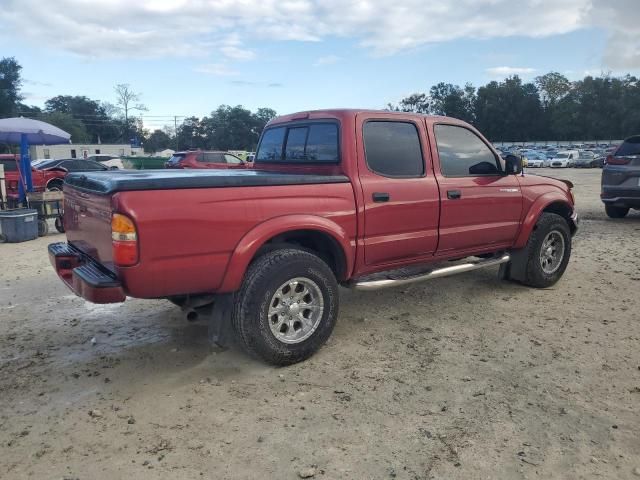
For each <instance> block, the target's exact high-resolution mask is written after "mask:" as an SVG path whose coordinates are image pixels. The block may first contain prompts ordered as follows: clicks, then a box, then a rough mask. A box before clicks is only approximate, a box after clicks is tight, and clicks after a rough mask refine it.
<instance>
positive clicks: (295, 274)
mask: <svg viewBox="0 0 640 480" xmlns="http://www.w3.org/2000/svg"><path fill="white" fill-rule="evenodd" d="M299 277H301V278H304V279H308V280H311V281H312V282H313V283H314V284H315V286H316V287H318V289H319V291H320V292H321V297H322V298H321V300H322V302H323V303H322V304H323V307H324V308H323V311H322V314H321V315H318V318H319V323H317V324H316V325H317V326H316V327H315V330H313V333H311V334H310V336H309V337H308V338H306V339H304V340H302V341H300V342H299V343H285V342H284V341H281V340H279V339H278V338H276V336H275V334H274V333H273V332H272V329H271V323H270V322H271V321H272V319H270V318H269V315H268V314H269V309H270V306H271V305H272V304H271V302H272V301H273V299H274V295H275V294H276V291H278V290H279V289H280V288H281V286H282V285H283V284H285V283H286V282H288V281H290V280H292V279H294V278H299ZM338 308H339V294H338V283H337V281H336V278H335V275H334V274H333V272H332V271H331V269H330V268H329V266H328V265H327V264H326V263H325V262H324V261H323V260H322V259H320V258H319V257H318V256H316V255H314V254H313V253H310V252H307V251H304V250H298V249H296V248H283V249H279V250H274V251H270V252H266V253H265V254H264V255H262V256H260V257H259V258H258V259H257V260H255V261H254V262H253V263H252V264H251V265H250V267H249V269H248V271H247V273H246V275H245V279H244V281H243V283H242V286H241V288H240V290H239V291H238V292H237V294H236V295H235V300H234V307H233V315H232V318H233V320H232V323H233V327H234V329H235V331H236V333H237V335H238V338H239V340H240V343H241V344H242V345H243V347H244V349H245V350H246V351H247V352H248V353H249V354H251V355H254V356H257V357H259V358H261V359H262V360H264V361H265V362H267V363H270V364H272V365H278V366H283V365H291V364H294V363H297V362H301V361H303V360H305V359H307V358H309V357H310V356H311V355H313V354H314V353H315V352H316V351H318V350H319V349H320V347H322V345H324V343H325V342H326V341H327V340H328V338H329V336H330V335H331V332H332V331H333V328H334V326H335V324H336V320H337V318H338ZM275 318H276V320H277V316H276V317H275ZM273 324H274V325H275V322H274V323H273ZM314 324H315V323H314ZM285 328H286V327H285Z"/></svg>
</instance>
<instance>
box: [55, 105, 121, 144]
mask: <svg viewBox="0 0 640 480" xmlns="http://www.w3.org/2000/svg"><path fill="white" fill-rule="evenodd" d="M44 105H45V111H46V112H48V113H53V112H58V113H66V114H68V115H71V116H72V117H74V118H76V119H78V120H80V121H81V122H82V123H83V124H84V126H85V129H86V130H87V133H88V134H89V137H90V138H91V142H94V143H98V142H106V143H110V142H115V141H117V140H120V139H121V138H122V135H121V131H122V126H123V124H122V122H120V121H119V120H118V119H117V118H113V117H112V116H110V115H109V114H108V113H107V107H106V106H105V105H104V104H102V103H100V102H99V101H97V100H91V99H90V98H87V97H85V96H73V95H58V96H56V97H53V98H50V99H49V100H47V101H46V102H45V104H44Z"/></svg>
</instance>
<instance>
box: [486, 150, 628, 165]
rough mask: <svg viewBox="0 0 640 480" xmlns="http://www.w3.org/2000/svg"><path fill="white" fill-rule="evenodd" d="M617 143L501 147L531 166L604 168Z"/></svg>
mask: <svg viewBox="0 0 640 480" xmlns="http://www.w3.org/2000/svg"><path fill="white" fill-rule="evenodd" d="M617 148H618V146H617V145H608V144H602V145H581V144H578V145H568V146H567V147H566V148H564V149H558V148H557V147H552V146H538V147H527V148H524V147H523V148H516V147H512V148H510V149H506V148H505V149H500V148H498V151H499V152H500V153H501V154H502V155H508V154H515V155H520V156H521V157H522V161H523V166H525V167H529V168H541V167H551V168H567V167H576V168H602V167H603V166H604V164H605V163H606V158H607V156H609V155H611V154H613V153H614V152H615V150H616V149H617Z"/></svg>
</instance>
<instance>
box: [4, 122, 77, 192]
mask: <svg viewBox="0 0 640 480" xmlns="http://www.w3.org/2000/svg"><path fill="white" fill-rule="evenodd" d="M70 138H71V135H69V134H68V133H67V132H65V131H64V130H61V129H59V128H58V127H54V126H53V125H51V124H49V123H46V122H41V121H40V120H33V119H32V118H24V117H17V118H4V119H1V120H0V143H17V144H19V145H20V157H21V158H20V183H19V184H18V191H19V199H20V201H21V202H23V201H24V200H25V198H26V196H25V193H26V192H32V191H33V182H32V180H31V161H30V160H29V145H32V144H36V145H55V144H59V143H69V140H70Z"/></svg>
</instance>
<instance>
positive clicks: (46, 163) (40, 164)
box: [31, 160, 60, 170]
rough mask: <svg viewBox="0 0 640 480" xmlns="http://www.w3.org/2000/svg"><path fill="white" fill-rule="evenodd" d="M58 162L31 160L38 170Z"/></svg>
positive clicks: (58, 161)
mask: <svg viewBox="0 0 640 480" xmlns="http://www.w3.org/2000/svg"><path fill="white" fill-rule="evenodd" d="M59 163H60V160H41V161H39V162H33V163H32V164H31V165H32V166H33V167H35V168H37V169H38V170H42V169H44V168H51V167H55V166H56V165H58V164H59Z"/></svg>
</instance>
